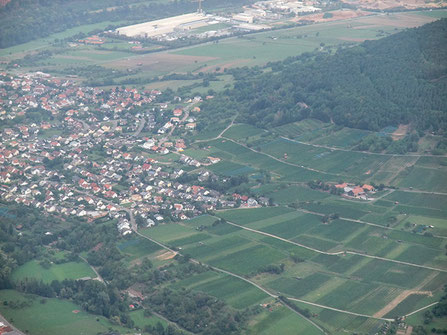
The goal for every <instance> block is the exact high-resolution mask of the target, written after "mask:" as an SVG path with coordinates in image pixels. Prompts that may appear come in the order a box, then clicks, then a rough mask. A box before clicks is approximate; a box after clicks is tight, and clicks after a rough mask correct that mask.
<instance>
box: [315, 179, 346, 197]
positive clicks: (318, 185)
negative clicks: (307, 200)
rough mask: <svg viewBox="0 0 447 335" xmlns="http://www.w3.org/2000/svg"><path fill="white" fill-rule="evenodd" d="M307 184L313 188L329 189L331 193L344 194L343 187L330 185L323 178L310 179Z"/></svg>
mask: <svg viewBox="0 0 447 335" xmlns="http://www.w3.org/2000/svg"><path fill="white" fill-rule="evenodd" d="M307 186H309V187H310V188H311V189H313V190H322V191H329V192H330V193H331V194H335V195H340V194H343V192H344V191H343V189H341V188H336V187H335V186H334V185H330V184H327V183H325V182H324V181H321V180H310V181H308V182H307Z"/></svg>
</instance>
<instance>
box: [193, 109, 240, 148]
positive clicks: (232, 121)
mask: <svg viewBox="0 0 447 335" xmlns="http://www.w3.org/2000/svg"><path fill="white" fill-rule="evenodd" d="M238 115H239V114H236V115H235V116H234V117H233V119H231V122H230V124H229V125H228V126H227V127H226V128H225V129H224V130H222V131H221V132H220V134H219V135H217V136H216V137H213V138H208V139H205V140H197V141H194V143H201V142H208V141H214V140H218V139H219V138H222V136H223V134H224V133H225V132H226V131H227V130H228V129H230V128H231V127H232V126H233V125H234V121H235V120H236V118H237V117H238Z"/></svg>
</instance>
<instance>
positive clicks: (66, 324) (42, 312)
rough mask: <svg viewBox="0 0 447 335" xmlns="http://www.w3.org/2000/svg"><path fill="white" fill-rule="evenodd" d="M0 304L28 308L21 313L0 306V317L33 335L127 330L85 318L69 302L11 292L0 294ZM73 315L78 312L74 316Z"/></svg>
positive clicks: (84, 315)
mask: <svg viewBox="0 0 447 335" xmlns="http://www.w3.org/2000/svg"><path fill="white" fill-rule="evenodd" d="M0 301H2V302H4V301H7V302H10V301H14V302H16V303H19V302H21V301H24V302H28V303H29V305H28V306H27V307H24V308H20V309H13V308H9V307H8V305H5V304H4V303H1V304H0V313H1V314H2V315H3V316H4V317H5V318H6V319H8V320H9V321H11V322H13V323H14V325H15V326H16V327H17V328H18V329H20V330H22V331H24V332H25V333H29V334H33V335H60V334H67V335H80V334H85V335H95V334H97V333H99V332H106V331H108V329H110V328H112V329H115V330H118V331H120V332H126V331H127V330H126V329H125V328H122V327H117V326H115V325H112V324H111V323H110V322H109V321H108V320H106V319H105V318H104V317H99V316H95V315H92V314H88V313H86V312H84V311H82V310H81V308H80V307H79V306H77V305H75V304H74V303H72V302H70V301H68V300H61V299H48V298H41V297H38V296H34V295H28V294H23V293H19V292H17V291H13V290H0ZM73 311H79V312H78V313H73Z"/></svg>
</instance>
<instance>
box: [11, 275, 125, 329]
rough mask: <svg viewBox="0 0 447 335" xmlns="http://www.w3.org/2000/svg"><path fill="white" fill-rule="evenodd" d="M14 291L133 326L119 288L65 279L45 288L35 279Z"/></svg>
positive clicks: (90, 281) (25, 281) (18, 286)
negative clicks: (55, 299)
mask: <svg viewBox="0 0 447 335" xmlns="http://www.w3.org/2000/svg"><path fill="white" fill-rule="evenodd" d="M15 289H17V290H19V291H21V292H27V293H32V294H36V295H39V296H42V297H47V298H53V297H58V298H61V299H70V300H73V301H74V302H75V303H77V304H79V305H80V306H81V307H82V308H83V309H84V310H85V311H87V312H89V313H92V314H96V315H102V316H105V317H106V318H109V319H110V320H111V321H112V322H114V323H116V324H120V325H124V326H128V327H133V325H134V324H133V321H132V320H131V318H130V317H129V313H128V307H127V306H128V301H127V300H126V299H125V297H122V296H121V295H120V293H119V291H118V290H117V289H116V288H113V287H112V286H106V285H105V284H103V283H101V282H99V281H96V280H87V281H83V280H72V279H65V280H63V281H62V282H60V281H57V280H53V281H52V282H51V284H45V283H43V282H42V281H39V280H36V279H25V280H23V281H20V282H18V283H16V284H15Z"/></svg>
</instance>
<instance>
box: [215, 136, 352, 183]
mask: <svg viewBox="0 0 447 335" xmlns="http://www.w3.org/2000/svg"><path fill="white" fill-rule="evenodd" d="M221 138H224V139H225V140H227V141H231V142H233V143H235V144H237V145H240V146H242V147H244V148H246V149H248V150H250V151H253V152H256V153H257V154H260V155H264V156H267V157H269V158H271V159H274V160H275V161H278V162H280V163H283V164H287V165H290V166H295V167H299V168H301V169H304V170H308V171H312V172H317V173H322V174H326V175H330V176H336V177H347V176H346V175H342V174H338V173H328V172H325V171H321V170H317V169H313V168H310V167H305V166H304V165H299V164H294V163H290V162H286V161H283V160H281V159H279V158H277V157H275V156H272V155H270V154H267V153H265V152H262V151H257V150H255V149H253V148H250V147H248V146H247V145H245V144H242V143H239V142H237V141H235V140H233V139H231V138H228V137H225V136H221Z"/></svg>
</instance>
